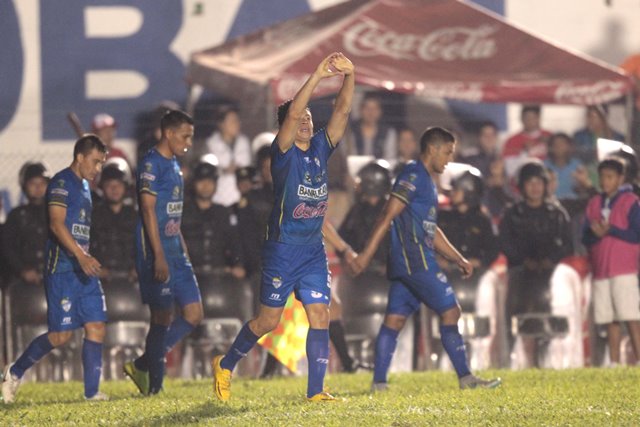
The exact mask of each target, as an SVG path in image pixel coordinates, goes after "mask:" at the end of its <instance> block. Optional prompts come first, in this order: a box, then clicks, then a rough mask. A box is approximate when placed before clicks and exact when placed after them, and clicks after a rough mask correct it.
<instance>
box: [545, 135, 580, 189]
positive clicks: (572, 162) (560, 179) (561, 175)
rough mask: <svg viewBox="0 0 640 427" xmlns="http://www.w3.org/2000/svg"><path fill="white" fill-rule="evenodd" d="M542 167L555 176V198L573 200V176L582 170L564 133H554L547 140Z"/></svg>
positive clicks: (574, 187) (569, 139) (570, 140)
mask: <svg viewBox="0 0 640 427" xmlns="http://www.w3.org/2000/svg"><path fill="white" fill-rule="evenodd" d="M544 165H545V166H546V167H547V168H548V169H550V170H552V171H553V173H554V174H555V175H556V183H557V185H556V187H555V196H556V197H557V198H558V199H575V198H576V197H577V193H576V184H577V183H576V182H575V178H574V176H575V174H576V171H577V170H578V169H579V168H583V167H584V166H582V164H581V162H580V161H579V160H578V159H576V158H574V157H573V140H572V139H571V137H570V136H569V135H567V134H566V133H562V132H560V133H555V134H553V135H552V136H551V137H550V138H549V151H548V158H547V159H546V160H545V161H544Z"/></svg>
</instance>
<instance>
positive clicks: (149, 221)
mask: <svg viewBox="0 0 640 427" xmlns="http://www.w3.org/2000/svg"><path fill="white" fill-rule="evenodd" d="M140 212H141V214H142V223H143V224H144V229H145V231H146V232H147V236H148V237H149V244H150V245H151V250H152V251H153V257H154V262H153V277H154V279H155V280H157V281H158V282H160V283H164V282H166V281H167V279H169V264H167V259H166V258H165V256H164V250H163V249H162V242H161V241H160V229H159V228H158V217H157V216H156V196H155V195H153V194H151V193H149V192H144V191H143V192H141V193H140Z"/></svg>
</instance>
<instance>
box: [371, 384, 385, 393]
mask: <svg viewBox="0 0 640 427" xmlns="http://www.w3.org/2000/svg"><path fill="white" fill-rule="evenodd" d="M387 390H389V384H387V383H371V392H372V393H377V392H380V391H387Z"/></svg>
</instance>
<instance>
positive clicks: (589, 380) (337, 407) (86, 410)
mask: <svg viewBox="0 0 640 427" xmlns="http://www.w3.org/2000/svg"><path fill="white" fill-rule="evenodd" d="M491 374H493V375H496V374H497V375H499V376H501V377H502V378H503V380H504V385H503V386H502V387H501V388H499V389H496V390H465V391H460V390H459V389H458V388H457V381H456V379H455V375H454V374H453V373H442V372H420V373H411V374H397V375H392V376H391V379H390V381H391V383H390V384H391V387H390V389H389V390H388V391H387V392H385V393H378V394H375V395H371V394H370V393H369V385H370V381H371V376H370V375H369V374H355V375H346V374H339V375H330V376H329V377H328V379H327V382H326V384H327V386H328V388H329V389H330V390H331V391H332V392H334V393H335V394H336V395H339V396H341V397H343V398H345V400H344V401H343V402H339V403H329V404H327V403H325V404H318V403H314V404H310V403H307V402H305V401H304V400H303V397H304V391H305V386H306V379H305V378H281V379H271V380H261V381H257V380H244V379H238V380H234V382H233V386H232V392H233V396H232V398H231V401H230V402H228V403H221V402H219V401H217V400H215V399H213V398H212V394H211V383H210V381H177V380H173V381H167V382H166V383H165V390H166V391H164V392H163V393H162V394H160V395H158V396H153V397H150V398H142V397H139V396H137V395H136V393H135V389H134V386H133V384H132V383H129V382H126V381H115V382H106V383H104V384H103V385H102V390H103V391H105V392H106V393H108V394H109V395H110V396H111V399H112V400H111V401H109V402H93V403H87V402H84V401H83V400H82V398H81V397H82V384H81V383H78V382H76V383H66V384H53V383H51V384H37V383H27V384H24V385H23V386H22V388H21V389H20V393H19V395H18V400H17V402H16V403H15V404H13V405H11V406H6V407H3V408H2V409H1V411H0V425H2V426H8V425H37V426H49V425H132V426H134V425H149V426H156V425H216V426H227V425H230V426H254V425H273V426H285V425H286V426H296V425H314V426H318V425H335V426H341V425H346V426H358V427H362V426H413V425H416V426H417V425H455V426H459V425H500V426H501V425H514V426H524V425H535V426H538V425H557V426H587V425H590V426H603V425H613V426H638V425H640V368H617V369H580V370H567V371H541V370H527V371H519V372H511V371H492V372H489V373H484V376H490V375H491Z"/></svg>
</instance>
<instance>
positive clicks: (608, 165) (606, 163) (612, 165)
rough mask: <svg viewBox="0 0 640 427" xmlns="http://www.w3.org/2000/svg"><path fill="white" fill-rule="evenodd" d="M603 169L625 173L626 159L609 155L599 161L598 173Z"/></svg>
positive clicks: (619, 173)
mask: <svg viewBox="0 0 640 427" xmlns="http://www.w3.org/2000/svg"><path fill="white" fill-rule="evenodd" d="M603 169H608V170H611V171H614V172H615V173H617V174H618V175H624V170H625V167H624V161H623V160H622V159H618V158H616V157H608V158H606V159H604V160H603V161H601V162H600V163H598V173H599V172H602V170H603Z"/></svg>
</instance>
